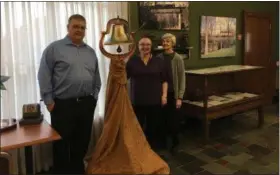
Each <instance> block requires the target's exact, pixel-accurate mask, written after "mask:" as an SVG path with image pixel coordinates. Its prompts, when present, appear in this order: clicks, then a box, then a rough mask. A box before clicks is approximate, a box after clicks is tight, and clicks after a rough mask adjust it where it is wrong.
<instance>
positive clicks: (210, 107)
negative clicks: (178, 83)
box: [182, 65, 264, 139]
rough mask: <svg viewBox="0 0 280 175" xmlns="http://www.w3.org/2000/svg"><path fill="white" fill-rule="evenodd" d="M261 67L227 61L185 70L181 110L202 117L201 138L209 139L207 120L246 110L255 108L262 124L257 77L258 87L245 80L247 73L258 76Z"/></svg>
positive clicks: (247, 78)
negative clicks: (222, 64)
mask: <svg viewBox="0 0 280 175" xmlns="http://www.w3.org/2000/svg"><path fill="white" fill-rule="evenodd" d="M262 70H263V68H262V67H256V66H245V65H229V66H220V67H214V68H206V69H198V70H188V71H185V72H186V92H185V96H184V100H183V107H182V108H183V112H184V113H185V114H186V115H188V116H194V117H198V118H200V119H201V120H202V121H203V126H204V131H205V139H209V125H210V122H211V120H214V119H217V118H220V117H225V116H229V115H232V114H236V113H240V112H245V111H247V110H252V109H256V110H258V114H259V115H258V120H259V122H258V126H262V124H263V122H264V116H263V111H262V105H263V101H262V100H263V88H262V87H261V86H262V84H261V80H260V83H259V86H260V87H252V86H251V85H250V84H249V85H248V84H247V82H250V81H249V79H250V77H251V76H259V75H260V73H261V72H262Z"/></svg>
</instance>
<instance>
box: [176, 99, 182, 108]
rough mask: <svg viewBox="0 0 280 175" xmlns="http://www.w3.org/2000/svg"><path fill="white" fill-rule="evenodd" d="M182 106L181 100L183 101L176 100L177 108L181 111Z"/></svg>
mask: <svg viewBox="0 0 280 175" xmlns="http://www.w3.org/2000/svg"><path fill="white" fill-rule="evenodd" d="M181 106H182V100H181V99H177V100H176V108H177V109H180V108H181Z"/></svg>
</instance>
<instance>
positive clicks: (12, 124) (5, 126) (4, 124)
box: [0, 119, 17, 133]
mask: <svg viewBox="0 0 280 175" xmlns="http://www.w3.org/2000/svg"><path fill="white" fill-rule="evenodd" d="M15 128H17V120H16V119H1V125H0V133H1V132H4V131H7V130H10V129H15Z"/></svg>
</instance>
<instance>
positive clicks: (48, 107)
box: [47, 103, 55, 112]
mask: <svg viewBox="0 0 280 175" xmlns="http://www.w3.org/2000/svg"><path fill="white" fill-rule="evenodd" d="M54 105H55V104H54V103H52V104H48V105H47V109H48V111H49V112H52V111H53V108H54Z"/></svg>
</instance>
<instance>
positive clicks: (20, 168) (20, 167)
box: [13, 148, 23, 174]
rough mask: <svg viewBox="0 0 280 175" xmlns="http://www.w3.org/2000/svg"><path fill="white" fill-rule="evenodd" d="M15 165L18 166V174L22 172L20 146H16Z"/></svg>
mask: <svg viewBox="0 0 280 175" xmlns="http://www.w3.org/2000/svg"><path fill="white" fill-rule="evenodd" d="M16 151H17V165H18V166H17V167H18V174H23V172H22V171H21V170H22V163H21V155H20V148H18V149H17V150H16ZM13 166H15V164H13Z"/></svg>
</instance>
